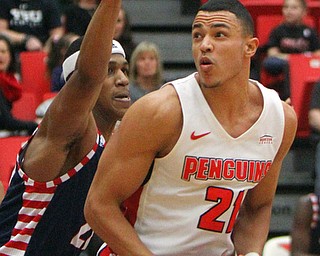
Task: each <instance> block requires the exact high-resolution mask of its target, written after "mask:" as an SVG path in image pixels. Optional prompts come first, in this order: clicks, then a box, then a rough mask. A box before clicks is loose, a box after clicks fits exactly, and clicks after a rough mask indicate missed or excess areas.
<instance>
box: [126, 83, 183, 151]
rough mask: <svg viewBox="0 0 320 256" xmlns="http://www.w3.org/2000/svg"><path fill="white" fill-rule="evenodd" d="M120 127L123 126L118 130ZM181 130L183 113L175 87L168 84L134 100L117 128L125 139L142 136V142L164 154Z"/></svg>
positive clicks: (172, 144)
mask: <svg viewBox="0 0 320 256" xmlns="http://www.w3.org/2000/svg"><path fill="white" fill-rule="evenodd" d="M121 127H123V128H124V129H121ZM181 129H182V112H181V107H180V102H179V99H178V96H177V94H176V91H175V89H174V88H173V86H171V85H167V86H165V87H164V88H162V89H160V90H157V91H155V92H152V93H149V94H147V95H145V96H144V97H142V98H140V99H139V100H138V101H136V102H135V103H134V104H133V105H132V106H131V107H130V108H129V110H128V111H127V112H126V114H125V115H124V117H123V119H122V122H121V126H120V130H122V134H123V135H125V138H128V137H131V136H132V134H133V133H132V131H134V134H135V136H136V137H141V138H143V141H141V143H145V142H146V143H147V144H148V145H146V146H148V147H152V145H153V150H154V151H156V152H158V156H163V155H166V154H167V153H168V152H169V151H170V150H171V149H172V147H173V146H174V145H175V143H176V141H177V140H178V138H179V136H180V133H181Z"/></svg>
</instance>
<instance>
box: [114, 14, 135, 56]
mask: <svg viewBox="0 0 320 256" xmlns="http://www.w3.org/2000/svg"><path fill="white" fill-rule="evenodd" d="M114 39H115V40H117V41H118V42H119V43H120V44H121V45H122V47H123V48H124V51H125V52H126V56H127V60H129V61H130V59H131V55H132V52H133V50H134V49H135V47H136V46H137V45H136V43H135V42H134V40H133V38H132V32H131V24H130V21H129V17H128V15H127V13H126V11H125V10H124V8H121V9H120V12H119V17H118V20H117V24H116V27H115V33H114Z"/></svg>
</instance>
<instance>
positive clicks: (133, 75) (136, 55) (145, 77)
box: [129, 41, 163, 103]
mask: <svg viewBox="0 0 320 256" xmlns="http://www.w3.org/2000/svg"><path fill="white" fill-rule="evenodd" d="M162 72H163V67H162V61H161V59H160V52H159V49H158V47H157V45H156V44H154V43H151V42H146V41H144V42H141V43H140V44H138V46H137V47H136V48H135V50H134V51H133V53H132V56H131V60H130V86H129V90H130V97H131V102H132V103H134V102H135V101H136V100H138V99H139V98H140V97H142V96H143V95H145V94H147V93H149V92H152V91H155V90H157V89H159V88H160V87H161V85H162V83H163V74H162Z"/></svg>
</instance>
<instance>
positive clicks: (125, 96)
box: [113, 92, 131, 105]
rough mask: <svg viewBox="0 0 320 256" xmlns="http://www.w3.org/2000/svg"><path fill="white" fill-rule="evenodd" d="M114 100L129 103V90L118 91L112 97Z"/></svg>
mask: <svg viewBox="0 0 320 256" xmlns="http://www.w3.org/2000/svg"><path fill="white" fill-rule="evenodd" d="M113 99H114V100H115V101H117V102H119V103H123V104H128V105H130V104H131V98H130V96H129V92H123V93H118V94H116V95H115V96H114V98H113Z"/></svg>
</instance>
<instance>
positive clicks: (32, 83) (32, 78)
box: [20, 51, 50, 105]
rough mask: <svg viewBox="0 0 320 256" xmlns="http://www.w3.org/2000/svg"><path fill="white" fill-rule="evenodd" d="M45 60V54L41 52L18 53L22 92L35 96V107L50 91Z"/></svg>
mask: <svg viewBox="0 0 320 256" xmlns="http://www.w3.org/2000/svg"><path fill="white" fill-rule="evenodd" d="M46 58H47V53H45V52H43V51H36V52H21V53H20V62H21V78H22V83H23V85H24V88H23V90H24V91H25V92H31V93H34V94H35V96H36V104H37V105H39V104H40V102H41V101H42V96H43V94H44V93H46V92H49V91H50V80H49V78H48V76H47V65H46Z"/></svg>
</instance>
